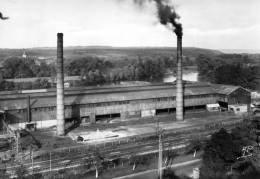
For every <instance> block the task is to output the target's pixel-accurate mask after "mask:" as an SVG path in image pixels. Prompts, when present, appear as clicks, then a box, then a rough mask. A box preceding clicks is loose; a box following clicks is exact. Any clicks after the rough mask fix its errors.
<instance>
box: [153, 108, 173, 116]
mask: <svg viewBox="0 0 260 179" xmlns="http://www.w3.org/2000/svg"><path fill="white" fill-rule="evenodd" d="M169 113H170V109H169V108H164V109H156V116H159V115H167V114H169Z"/></svg>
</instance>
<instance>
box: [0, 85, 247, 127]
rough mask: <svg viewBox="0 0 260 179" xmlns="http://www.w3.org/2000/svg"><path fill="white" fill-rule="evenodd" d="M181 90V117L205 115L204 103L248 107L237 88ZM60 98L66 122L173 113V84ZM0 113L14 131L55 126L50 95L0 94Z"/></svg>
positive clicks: (71, 92) (74, 92) (69, 92)
mask: <svg viewBox="0 0 260 179" xmlns="http://www.w3.org/2000/svg"><path fill="white" fill-rule="evenodd" d="M183 89H184V115H185V113H187V112H189V111H194V110H206V106H207V104H216V103H218V104H219V105H220V106H221V107H222V108H226V109H228V106H229V105H233V104H236V105H247V106H249V107H250V102H251V97H250V91H248V90H246V89H244V88H242V87H239V86H227V85H216V84H209V83H200V82H184V83H183ZM64 95H65V96H64V106H65V107H64V115H65V119H66V120H71V119H74V120H78V121H81V122H89V123H95V122H98V121H104V120H108V119H113V118H118V119H121V120H127V119H130V118H145V117H152V116H156V115H162V114H173V113H175V112H176V84H173V83H160V84H145V85H136V86H103V87H86V88H67V89H65V91H64ZM28 99H29V101H28ZM0 109H1V110H4V111H5V115H6V120H7V123H9V124H12V125H13V126H16V127H19V128H24V127H25V125H26V123H35V124H36V127H37V128H44V127H50V126H56V122H57V121H56V90H55V89H48V90H39V91H37V90H36V91H29V92H25V91H20V92H1V93H0ZM172 116H173V118H174V119H175V116H174V115H172Z"/></svg>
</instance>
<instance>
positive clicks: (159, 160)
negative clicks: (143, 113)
mask: <svg viewBox="0 0 260 179" xmlns="http://www.w3.org/2000/svg"><path fill="white" fill-rule="evenodd" d="M159 125H160V123H159V118H157V134H158V138H159V141H158V142H159V150H158V155H159V156H158V177H159V179H162V176H163V166H162V165H163V164H162V163H163V143H162V134H163V130H162V129H161V128H160V126H159Z"/></svg>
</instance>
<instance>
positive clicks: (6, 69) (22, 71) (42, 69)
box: [1, 57, 55, 79]
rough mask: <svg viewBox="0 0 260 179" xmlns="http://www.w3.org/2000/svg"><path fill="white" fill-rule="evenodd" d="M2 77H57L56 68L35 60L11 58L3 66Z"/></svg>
mask: <svg viewBox="0 0 260 179" xmlns="http://www.w3.org/2000/svg"><path fill="white" fill-rule="evenodd" d="M2 66H3V68H2V70H1V76H2V78H4V79H10V78H31V77H48V76H52V75H55V66H54V65H48V64H46V63H45V62H38V61H37V60H36V59H34V58H19V57H11V58H9V59H7V60H5V61H4V62H3V64H2Z"/></svg>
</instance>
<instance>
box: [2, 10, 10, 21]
mask: <svg viewBox="0 0 260 179" xmlns="http://www.w3.org/2000/svg"><path fill="white" fill-rule="evenodd" d="M0 19H2V20H7V19H9V17H4V16H3V14H2V13H1V12H0Z"/></svg>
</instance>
